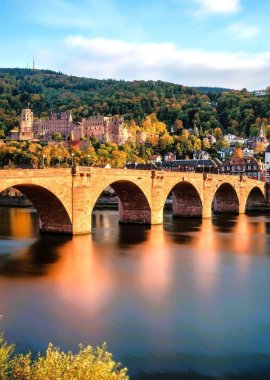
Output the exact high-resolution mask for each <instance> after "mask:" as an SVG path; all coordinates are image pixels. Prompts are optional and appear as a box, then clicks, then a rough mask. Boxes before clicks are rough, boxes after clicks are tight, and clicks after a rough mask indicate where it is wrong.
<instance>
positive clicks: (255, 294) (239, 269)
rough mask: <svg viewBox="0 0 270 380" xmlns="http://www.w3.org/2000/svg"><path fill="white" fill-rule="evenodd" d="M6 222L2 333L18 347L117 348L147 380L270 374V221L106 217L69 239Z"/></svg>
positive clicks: (27, 222)
mask: <svg viewBox="0 0 270 380" xmlns="http://www.w3.org/2000/svg"><path fill="white" fill-rule="evenodd" d="M0 215H1V220H2V224H1V225H0V235H1V241H0V314H4V319H3V320H1V326H0V330H2V329H3V330H5V333H6V336H7V338H8V339H10V340H11V341H14V342H15V343H16V344H17V345H18V348H19V349H34V350H35V349H43V348H45V347H46V346H47V344H48V341H53V342H54V343H55V344H57V345H61V347H63V348H65V349H70V348H71V349H74V348H75V347H76V345H77V343H78V342H82V343H85V344H88V343H91V344H93V345H96V344H100V343H102V342H103V341H107V342H108V344H109V349H110V350H111V351H113V352H114V353H115V354H116V357H117V359H118V360H121V361H122V362H123V363H124V364H125V365H127V366H128V367H129V368H130V371H131V373H132V374H135V373H137V372H138V371H140V370H141V371H142V372H145V373H146V374H145V378H148V376H150V375H149V373H152V372H157V371H159V372H164V373H167V374H168V373H173V372H176V373H178V371H187V370H188V369H192V370H194V371H198V372H202V373H206V374H209V375H211V376H216V375H220V374H223V373H224V372H226V371H240V372H241V371H246V370H249V369H250V363H251V362H252V363H253V365H254V366H257V367H259V366H262V365H264V366H265V368H267V370H268V368H269V367H270V356H269V355H270V345H269V338H268V334H267V332H268V329H269V318H268V316H269V312H270V299H269V296H268V292H267V291H266V290H265V289H268V283H269V278H270V257H269V255H268V250H269V248H270V242H269V232H268V231H269V223H270V219H269V218H268V217H266V216H264V215H255V216H246V215H240V216H224V215H220V216H215V218H214V219H213V220H210V219H209V220H207V219H206V220H200V219H198V220H196V219H195V220H188V219H185V220H181V219H172V217H171V216H170V215H169V214H168V215H166V216H165V224H164V227H163V226H152V227H151V228H149V227H147V228H146V227H144V226H132V225H119V224H118V216H117V212H114V211H97V212H96V213H95V217H94V219H93V234H92V235H83V236H74V237H73V238H70V237H64V236H56V235H55V236H52V235H51V236H50V235H38V232H37V215H36V214H35V213H34V212H33V211H29V210H22V209H20V210H16V209H11V210H10V211H8V209H0ZM261 354H262V355H261ZM236 358H237V360H236ZM267 363H268V364H269V365H268V367H267ZM269 371H270V368H269ZM268 373H270V372H268ZM151 376H152V375H151ZM156 376H158V375H156ZM138 378H139V377H138ZM149 378H152V377H149ZM155 378H159V377H155ZM168 378H169V377H168ZM183 378H184V377H183Z"/></svg>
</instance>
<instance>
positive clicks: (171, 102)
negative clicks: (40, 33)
mask: <svg viewBox="0 0 270 380" xmlns="http://www.w3.org/2000/svg"><path fill="white" fill-rule="evenodd" d="M28 104H30V107H31V109H32V110H33V112H34V116H35V117H38V118H47V117H48V115H49V114H50V112H51V111H57V112H63V111H67V110H71V111H72V114H73V118H74V120H75V121H80V120H81V119H82V118H87V117H89V116H93V115H104V116H115V115H121V116H124V118H125V122H126V125H127V128H128V129H129V130H130V131H138V130H141V131H146V132H147V133H148V135H149V136H150V137H149V138H148V139H147V141H146V143H145V144H140V143H137V142H136V141H135V142H134V141H132V142H129V143H126V144H125V145H124V146H121V147H118V146H116V145H115V144H112V143H106V144H101V143H99V142H98V141H92V144H90V146H89V147H88V149H87V150H86V151H85V152H84V153H82V152H80V151H79V149H77V151H76V156H78V157H79V158H78V160H79V161H81V160H83V161H85V157H84V156H86V157H88V160H89V156H90V157H91V162H92V163H106V162H110V163H111V164H112V165H113V166H117V167H121V166H123V163H124V162H148V161H149V157H150V156H151V155H153V154H161V155H163V154H164V153H165V152H167V151H172V152H174V153H175V154H176V156H177V158H185V157H187V156H189V157H190V156H191V155H192V153H193V151H194V150H199V149H204V150H207V151H209V152H210V153H211V154H213V155H215V154H216V152H217V150H218V149H220V148H222V147H226V146H227V142H226V141H225V140H224V135H225V134H228V133H231V134H235V135H239V136H242V137H248V136H250V137H252V136H258V134H259V131H260V128H261V127H262V126H263V128H264V130H265V133H266V135H267V137H270V91H269V89H267V93H266V95H265V96H262V97H258V96H255V95H254V94H252V93H250V92H248V91H247V90H246V89H242V90H230V89H221V88H210V87H206V88H203V87H200V88H199V87H198V88H191V87H186V86H182V85H178V84H173V83H167V82H162V81H132V82H128V81H116V80H113V79H104V80H98V79H89V78H79V77H75V76H68V75H65V74H62V73H57V72H53V71H49V70H32V69H0V138H5V137H6V136H8V131H9V130H11V129H13V128H14V127H18V125H19V115H20V112H21V109H22V108H25V107H26V106H27V105H28ZM209 135H214V136H215V138H216V142H215V144H213V145H210V143H209V141H208V140H207V139H205V136H209ZM53 149H56V148H52V147H45V146H42V144H32V143H17V142H6V143H5V144H2V146H1V147H0V165H1V166H3V165H8V164H10V162H11V161H12V163H14V164H15V165H17V164H18V163H20V162H28V161H29V162H32V161H33V160H34V161H37V162H39V163H40V160H41V158H40V157H41V156H43V155H46V157H47V158H48V159H49V157H50V162H58V163H59V156H60V157H62V158H63V160H60V161H62V163H64V162H68V160H70V154H71V150H70V149H69V150H68V151H67V152H64V151H63V150H65V148H64V147H59V148H58V149H60V150H61V151H60V152H58V151H56V152H54V151H53ZM51 150H52V152H51ZM44 151H46V152H45V153H44ZM49 151H50V152H49ZM34 157H35V158H34ZM64 157H65V158H66V160H64Z"/></svg>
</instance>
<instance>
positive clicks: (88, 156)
mask: <svg viewBox="0 0 270 380" xmlns="http://www.w3.org/2000/svg"><path fill="white" fill-rule="evenodd" d="M89 160H90V154H88V155H87V166H89Z"/></svg>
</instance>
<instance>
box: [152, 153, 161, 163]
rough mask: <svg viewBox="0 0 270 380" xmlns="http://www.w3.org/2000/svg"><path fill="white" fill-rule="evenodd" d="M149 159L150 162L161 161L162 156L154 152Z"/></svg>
mask: <svg viewBox="0 0 270 380" xmlns="http://www.w3.org/2000/svg"><path fill="white" fill-rule="evenodd" d="M149 159H150V162H151V164H155V163H156V162H162V157H161V155H160V154H154V155H153V156H151V157H150V158H149Z"/></svg>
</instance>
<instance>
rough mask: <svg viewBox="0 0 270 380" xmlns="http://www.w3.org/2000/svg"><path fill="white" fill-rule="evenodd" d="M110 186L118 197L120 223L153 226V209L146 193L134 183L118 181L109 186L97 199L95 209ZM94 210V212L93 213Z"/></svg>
mask: <svg viewBox="0 0 270 380" xmlns="http://www.w3.org/2000/svg"><path fill="white" fill-rule="evenodd" d="M108 186H110V187H111V188H112V189H113V190H114V192H115V194H116V196H117V197H118V211H119V222H121V223H136V224H151V207H150V204H149V201H148V199H147V196H146V194H145V193H144V191H143V190H142V189H141V188H140V187H139V186H138V185H137V184H135V183H134V182H132V181H128V180H116V181H114V182H111V183H109V184H107V186H105V187H103V188H102V190H101V191H100V190H99V194H98V196H97V197H96V199H95V202H94V204H93V208H94V206H95V204H96V202H97V200H98V198H99V196H100V195H101V193H102V192H103V191H104V190H105V188H106V187H108ZM93 208H92V211H93Z"/></svg>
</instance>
